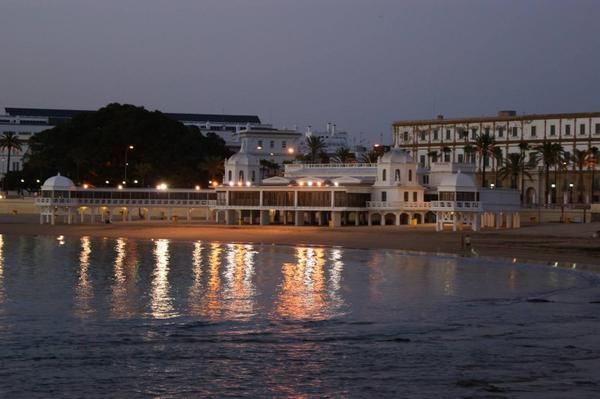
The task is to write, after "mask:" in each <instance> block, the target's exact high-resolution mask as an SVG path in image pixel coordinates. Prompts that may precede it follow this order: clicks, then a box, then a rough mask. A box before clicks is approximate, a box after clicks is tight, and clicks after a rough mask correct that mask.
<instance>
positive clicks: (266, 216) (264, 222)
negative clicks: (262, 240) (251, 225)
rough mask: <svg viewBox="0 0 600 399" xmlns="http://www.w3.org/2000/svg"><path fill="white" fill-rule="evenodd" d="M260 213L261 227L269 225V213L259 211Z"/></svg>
mask: <svg viewBox="0 0 600 399" xmlns="http://www.w3.org/2000/svg"><path fill="white" fill-rule="evenodd" d="M259 212H260V225H261V226H264V225H267V224H269V211H259Z"/></svg>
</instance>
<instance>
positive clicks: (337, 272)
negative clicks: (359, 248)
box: [328, 248, 344, 313]
mask: <svg viewBox="0 0 600 399" xmlns="http://www.w3.org/2000/svg"><path fill="white" fill-rule="evenodd" d="M330 259H331V262H332V265H331V270H330V272H329V287H328V293H329V300H330V301H331V310H330V311H331V313H337V312H338V311H339V310H340V309H341V308H342V306H344V299H343V298H342V295H341V281H342V271H343V270H344V262H343V260H342V250H341V249H339V248H334V249H332V250H331V258H330Z"/></svg>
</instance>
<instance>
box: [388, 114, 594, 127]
mask: <svg viewBox="0 0 600 399" xmlns="http://www.w3.org/2000/svg"><path fill="white" fill-rule="evenodd" d="M597 117H600V112H577V113H562V114H527V115H516V114H515V115H495V116H476V117H464V118H448V119H446V118H435V119H412V120H411V119H406V120H397V121H395V122H394V123H393V125H394V126H422V125H455V124H461V123H485V122H497V121H503V122H510V121H525V122H527V121H532V120H534V119H575V118H597Z"/></svg>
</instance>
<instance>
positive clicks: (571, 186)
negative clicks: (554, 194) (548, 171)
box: [569, 183, 573, 204]
mask: <svg viewBox="0 0 600 399" xmlns="http://www.w3.org/2000/svg"><path fill="white" fill-rule="evenodd" d="M572 203H573V183H569V204H572Z"/></svg>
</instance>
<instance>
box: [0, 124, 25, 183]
mask: <svg viewBox="0 0 600 399" xmlns="http://www.w3.org/2000/svg"><path fill="white" fill-rule="evenodd" d="M0 148H1V149H3V150H6V173H5V174H4V181H3V183H4V184H3V190H4V191H6V190H7V188H8V185H7V183H8V179H7V177H8V172H10V156H11V154H12V151H13V150H17V151H21V150H22V147H21V139H19V137H18V136H17V134H16V133H15V132H4V133H2V137H0Z"/></svg>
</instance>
